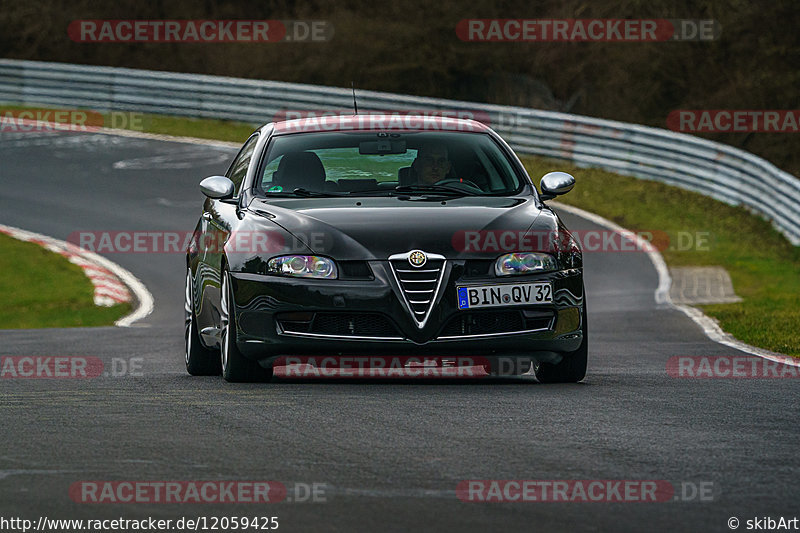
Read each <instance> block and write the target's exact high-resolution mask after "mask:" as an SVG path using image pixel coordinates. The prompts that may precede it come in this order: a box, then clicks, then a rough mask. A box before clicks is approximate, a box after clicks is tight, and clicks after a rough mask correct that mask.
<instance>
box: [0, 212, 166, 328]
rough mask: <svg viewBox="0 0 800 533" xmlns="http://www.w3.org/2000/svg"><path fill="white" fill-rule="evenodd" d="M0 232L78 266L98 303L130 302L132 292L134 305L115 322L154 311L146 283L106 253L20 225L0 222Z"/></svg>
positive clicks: (133, 319)
mask: <svg viewBox="0 0 800 533" xmlns="http://www.w3.org/2000/svg"><path fill="white" fill-rule="evenodd" d="M0 233H4V234H6V235H8V236H9V237H13V238H14V239H17V240H20V241H26V242H33V243H36V244H38V245H40V246H43V247H44V248H46V249H47V250H50V251H51V252H54V253H57V254H60V255H63V256H64V257H66V258H67V259H68V260H69V262H70V263H73V264H76V265H78V266H79V267H81V268H82V269H83V272H84V274H86V277H87V278H89V281H91V282H92V285H94V303H95V305H97V306H101V307H110V306H112V305H115V304H118V303H125V302H131V301H132V300H134V296H135V300H136V302H135V303H136V304H137V305H136V308H135V309H134V310H133V312H132V313H131V314H129V315H127V316H124V317H122V318H120V319H119V320H117V321H116V322H115V324H116V325H117V326H121V327H130V326H131V325H133V323H134V322H136V321H138V320H141V319H143V318H145V317H146V316H148V315H149V314H150V313H152V312H153V295H152V294H150V291H148V290H147V287H145V286H144V284H143V283H142V282H141V281H139V280H138V279H137V278H136V276H134V275H133V274H131V273H130V272H128V271H127V270H125V269H124V268H122V267H121V266H119V265H118V264H116V263H114V262H112V261H109V260H108V259H106V258H105V257H102V256H100V255H98V254H96V253H94V252H89V251H86V250H83V249H81V248H80V247H78V246H75V245H74V244H70V243H68V242H65V241H61V240H58V239H54V238H52V237H48V236H46V235H41V234H39V233H34V232H32V231H26V230H23V229H20V228H14V227H11V226H4V225H2V224H0Z"/></svg>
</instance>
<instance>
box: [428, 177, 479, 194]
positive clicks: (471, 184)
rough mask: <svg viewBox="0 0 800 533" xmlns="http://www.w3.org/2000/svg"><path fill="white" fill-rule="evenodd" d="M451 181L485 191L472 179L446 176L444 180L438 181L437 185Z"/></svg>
mask: <svg viewBox="0 0 800 533" xmlns="http://www.w3.org/2000/svg"><path fill="white" fill-rule="evenodd" d="M451 183H457V184H459V185H466V186H467V187H472V188H473V189H475V190H476V191H480V192H483V189H481V188H480V187H479V186H478V185H476V184H475V183H474V182H472V181H470V180H465V179H461V178H445V179H443V180H439V181H437V182H436V185H449V184H451Z"/></svg>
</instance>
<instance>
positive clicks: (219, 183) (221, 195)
mask: <svg viewBox="0 0 800 533" xmlns="http://www.w3.org/2000/svg"><path fill="white" fill-rule="evenodd" d="M235 189H236V187H235V186H234V185H233V182H232V181H231V180H229V179H228V178H226V177H225V176H211V177H209V178H206V179H204V180H203V181H201V182H200V190H201V191H202V192H203V194H205V195H206V196H208V197H209V198H213V199H214V200H224V199H225V198H231V197H233V191H234V190H235Z"/></svg>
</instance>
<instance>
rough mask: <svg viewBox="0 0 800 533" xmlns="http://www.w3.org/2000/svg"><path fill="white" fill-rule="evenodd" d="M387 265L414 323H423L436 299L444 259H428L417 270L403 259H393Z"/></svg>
mask: <svg viewBox="0 0 800 533" xmlns="http://www.w3.org/2000/svg"><path fill="white" fill-rule="evenodd" d="M389 263H390V264H391V266H392V272H394V275H395V279H396V280H397V284H398V285H399V287H400V291H401V292H402V293H403V297H404V298H405V302H406V304H407V305H408V308H409V310H410V311H411V315H412V317H413V318H414V321H415V322H416V323H417V325H419V324H421V323H423V322H425V320H426V319H427V318H428V314H429V313H430V311H431V308H432V307H433V302H434V300H435V299H436V291H437V289H438V287H439V281H440V279H441V274H442V269H443V268H444V259H429V260H428V261H427V262H426V263H425V264H424V265H423V266H421V267H419V268H417V267H413V266H411V264H410V263H409V262H408V261H407V260H405V259H393V260H391V261H389Z"/></svg>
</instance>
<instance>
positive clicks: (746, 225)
mask: <svg viewBox="0 0 800 533" xmlns="http://www.w3.org/2000/svg"><path fill="white" fill-rule="evenodd" d="M524 163H525V165H526V167H527V169H528V171H529V172H530V174H531V177H533V178H534V179H538V177H540V176H542V175H544V174H545V173H547V172H549V171H551V170H564V171H566V172H570V173H572V174H573V175H574V176H575V179H576V185H575V188H574V189H573V190H572V191H571V192H570V193H569V194H566V195H564V196H562V197H560V198H559V199H558V201H560V202H563V203H565V204H570V205H574V206H576V207H580V208H581V209H585V210H587V211H591V212H593V213H597V214H599V215H601V216H604V217H606V218H608V219H610V220H613V221H614V222H616V223H618V224H620V225H621V226H623V227H625V228H628V229H631V230H640V231H654V230H655V231H662V232H666V234H667V235H669V237H670V238H671V239H670V243H671V244H670V245H669V246H668V247H666V248H665V249H663V250H662V253H663V255H664V260H665V261H666V262H667V264H668V265H669V266H690V265H697V266H705V265H718V266H722V267H724V268H725V269H727V270H728V272H729V273H730V275H731V279H732V281H733V287H734V290H735V291H736V294H738V295H739V296H741V297H742V299H743V301H742V302H739V303H734V304H722V305H705V306H701V309H702V310H703V311H704V312H705V313H706V314H708V315H709V316H712V317H714V318H716V319H718V320H719V322H720V325H721V326H722V329H724V330H725V331H727V332H728V333H731V334H732V335H734V336H735V337H736V338H737V339H740V340H742V341H744V342H746V343H749V344H752V345H754V346H759V347H761V348H766V349H768V350H773V351H776V352H781V353H785V354H788V355H792V356H795V357H800V247H795V246H792V245H791V244H790V243H789V242H788V241H787V240H786V239H785V238H784V237H783V236H782V235H781V234H780V233H778V232H777V231H776V230H775V229H773V228H772V226H771V225H770V223H769V222H767V221H765V220H763V219H761V218H760V217H758V216H756V215H753V214H751V213H750V212H749V211H747V210H746V209H745V208H743V207H733V206H729V205H727V204H724V203H722V202H718V201H716V200H713V199H711V198H708V197H706V196H703V195H700V194H697V193H693V192H690V191H685V190H683V189H679V188H677V187H671V186H668V185H664V184H662V183H657V182H652V181H644V180H639V179H636V178H629V177H624V176H620V175H617V174H612V173H610V172H606V171H603V170H598V169H583V168H577V167H573V166H571V165H569V164H567V163H562V162H555V161H548V160H545V159H541V158H524ZM681 232H683V234H684V235H692V236H694V235H696V234H697V233H702V232H705V233H707V234H708V236H709V239H708V246H704V247H703V249H699V250H698V249H695V248H696V247H693V248H692V249H689V250H681V249H678V247H676V246H675V241H676V239H677V237H678V234H679V233H681ZM655 242H658V240H656V241H655Z"/></svg>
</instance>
